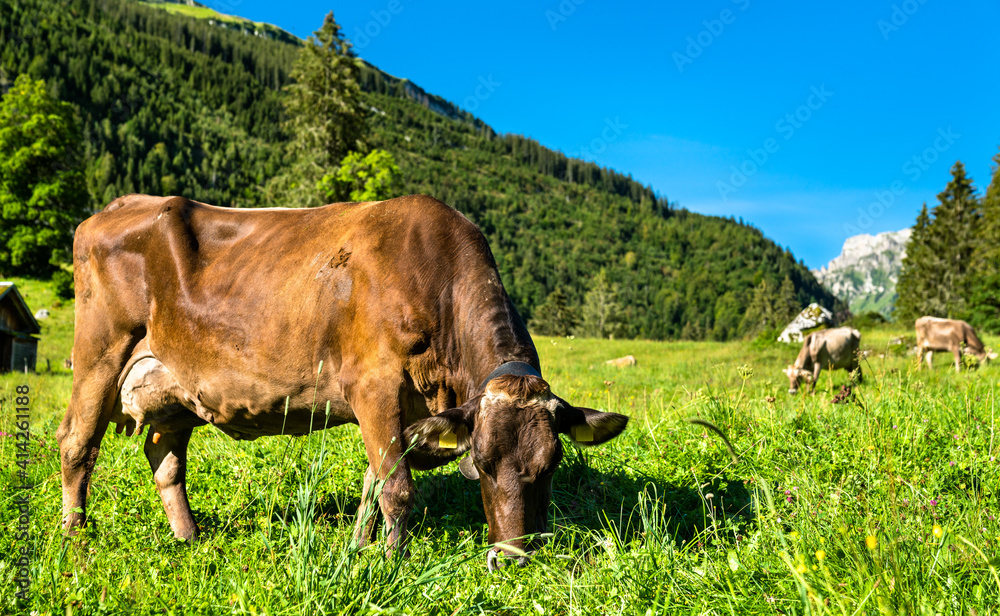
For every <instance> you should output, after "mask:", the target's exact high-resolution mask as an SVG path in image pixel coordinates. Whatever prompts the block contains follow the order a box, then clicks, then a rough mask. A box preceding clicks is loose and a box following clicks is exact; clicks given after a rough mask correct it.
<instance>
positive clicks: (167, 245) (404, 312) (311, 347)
mask: <svg viewBox="0 0 1000 616" xmlns="http://www.w3.org/2000/svg"><path fill="white" fill-rule="evenodd" d="M74 260H75V262H76V263H77V284H78V286H77V294H78V297H79V298H81V300H80V302H81V303H80V306H82V307H84V310H82V311H81V312H79V313H78V332H77V334H78V336H79V335H80V329H83V330H86V329H87V328H91V329H92V328H112V329H118V330H133V331H136V332H140V333H141V334H142V336H143V337H144V338H145V339H146V340H147V341H148V345H149V348H150V349H151V352H152V353H153V355H154V356H155V357H157V359H159V360H160V361H161V362H163V363H164V364H165V365H166V366H167V368H168V369H169V370H170V372H171V373H173V374H174V375H175V376H176V377H177V379H178V381H179V382H180V383H181V385H182V386H183V387H184V389H185V390H187V391H189V392H191V393H192V395H193V396H194V397H196V398H199V399H202V400H203V402H204V404H205V405H206V406H208V407H213V408H234V409H245V408H250V407H252V406H254V405H256V406H257V407H259V412H265V411H268V410H273V408H276V407H281V406H282V404H283V402H284V400H285V396H288V395H291V396H292V398H293V399H292V404H293V405H294V404H296V401H297V400H296V397H297V398H298V401H299V402H301V403H302V404H307V403H308V401H309V400H311V396H310V392H312V388H313V387H314V383H315V374H316V367H317V366H318V365H320V363H321V362H322V363H323V365H324V366H325V368H324V373H326V374H329V375H330V376H331V379H330V381H329V383H328V386H327V389H326V390H321V391H320V392H318V395H319V397H320V399H323V397H324V396H325V397H326V398H327V399H333V400H335V401H336V400H340V402H341V404H340V408H339V411H338V412H340V413H341V414H342V415H343V418H344V419H345V420H353V418H352V417H350V416H349V411H348V410H346V408H347V407H346V403H345V401H344V395H345V394H344V392H343V391H341V389H340V385H339V383H340V382H343V381H344V380H345V379H348V380H350V379H351V378H356V377H357V376H358V375H359V374H362V373H364V372H365V371H366V370H368V369H369V368H370V366H369V365H368V364H370V362H371V361H376V358H377V356H378V355H379V354H381V355H382V356H383V358H382V361H388V360H389V357H392V358H394V359H393V360H394V361H399V362H402V364H403V365H404V368H411V367H412V370H411V372H412V374H411V378H413V380H414V381H418V380H419V381H421V382H420V383H418V385H422V386H423V387H424V388H425V389H433V388H434V387H435V383H439V382H443V380H444V376H443V375H442V366H445V365H448V364H458V363H460V362H459V360H460V359H463V358H462V357H460V356H461V354H462V352H463V351H464V352H465V355H466V357H465V359H466V360H468V359H469V358H468V356H471V355H474V353H472V352H471V350H472V349H471V348H470V346H471V345H472V344H473V341H474V340H475V339H476V337H477V336H480V337H481V332H479V331H477V330H476V329H475V328H476V327H479V328H481V329H488V322H489V320H490V319H491V318H492V319H493V320H494V321H495V322H497V323H502V324H503V327H507V328H508V329H510V330H511V332H512V333H511V334H510V335H507V336H506V337H501V338H503V340H502V341H503V342H504V343H507V344H509V346H510V347H511V349H512V350H511V351H510V352H509V353H508V352H503V353H502V354H504V355H510V356H511V357H517V358H520V357H535V358H537V356H536V355H535V354H534V347H533V345H532V344H531V341H530V337H529V336H528V334H527V331H526V329H524V328H523V324H522V323H520V320H519V317H517V316H516V311H514V310H513V306H512V305H511V304H510V302H509V299H508V298H507V296H506V293H505V292H504V290H503V287H502V284H501V283H500V279H499V275H498V273H497V271H496V264H495V262H494V260H493V257H492V254H491V253H490V250H489V246H488V244H487V242H486V240H485V238H484V237H483V235H482V233H481V232H479V230H478V229H477V228H476V227H475V225H473V224H472V223H471V222H470V221H468V220H467V219H466V218H465V217H464V216H462V215H461V214H460V213H458V212H457V211H456V210H454V209H452V208H450V207H448V206H447V205H445V204H443V203H441V202H439V201H437V200H435V199H432V198H429V197H423V196H410V197H402V198H398V199H393V200H389V201H385V202H368V203H349V204H334V205H328V206H324V207H320V208H313V209H303V210H295V209H280V208H273V209H265V210H253V209H247V210H241V209H231V208H220V207H214V206H209V205H205V204H201V203H197V202H194V201H190V200H187V199H183V198H180V197H173V198H161V197H149V196H145V195H129V196H126V197H123V198H121V199H118V200H116V201H115V202H113V203H112V204H110V205H109V206H108V208H106V210H105V211H104V212H101V213H99V214H96V215H95V216H93V217H91V218H90V219H88V220H87V221H85V222H84V223H83V224H82V225H81V226H80V228H79V230H78V233H77V237H76V242H75V247H74ZM95 298H99V301H97V303H96V304H94V308H95V309H94V310H90V311H88V310H86V306H87V305H88V302H94V301H95ZM492 313H496V314H492ZM511 313H513V316H511ZM81 315H82V318H83V321H84V323H82V328H79V326H80V325H81V323H80V316H81ZM484 322H486V323H487V325H485V326H484V325H483V323H484ZM387 354H388V355H387ZM417 355H419V358H418V360H413V361H412V362H411V361H410V360H408V359H407V357H410V356H417ZM484 361H492V360H491V359H487V360H484ZM534 361H536V362H537V359H535V360H534ZM493 367H494V366H491V367H489V368H488V369H486V372H488V371H489V370H490V369H492V368H493ZM464 369H465V370H467V371H468V372H472V373H476V372H477V371H479V372H481V371H482V370H481V367H479V366H466V367H465V368H464ZM418 388H419V387H418ZM462 393H464V392H462ZM335 410H337V409H335ZM253 412H258V411H253ZM251 414H252V412H251Z"/></svg>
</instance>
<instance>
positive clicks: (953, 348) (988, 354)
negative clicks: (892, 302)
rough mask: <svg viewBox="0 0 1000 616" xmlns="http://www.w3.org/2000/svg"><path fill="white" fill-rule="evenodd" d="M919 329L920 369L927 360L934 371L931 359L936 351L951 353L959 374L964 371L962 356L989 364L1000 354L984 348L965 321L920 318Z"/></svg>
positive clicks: (917, 323)
mask: <svg viewBox="0 0 1000 616" xmlns="http://www.w3.org/2000/svg"><path fill="white" fill-rule="evenodd" d="M916 328H917V358H918V364H917V366H918V367H919V366H920V363H922V361H923V360H925V359H926V361H927V368H928V369H930V368H932V367H933V366H932V365H931V357H932V356H933V355H934V351H950V352H951V354H952V355H954V356H955V371H956V372H957V371H959V370H960V369H961V363H962V362H961V360H962V353H969V354H970V355H975V356H976V358H977V359H979V361H985V362H988V361H990V360H993V359H996V358H997V354H996V353H993V352H992V351H989V350H987V349H986V348H985V347H983V343H982V341H981V340H979V336H977V335H976V332H975V331H974V330H973V329H972V326H971V325H969V324H968V323H966V322H965V321H959V320H957V319H939V318H937V317H920V318H919V319H917V322H916Z"/></svg>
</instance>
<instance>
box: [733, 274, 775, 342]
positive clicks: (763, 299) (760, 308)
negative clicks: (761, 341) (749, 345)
mask: <svg viewBox="0 0 1000 616" xmlns="http://www.w3.org/2000/svg"><path fill="white" fill-rule="evenodd" d="M773 294H774V293H773V291H772V290H771V285H769V284H767V278H765V279H763V280H761V281H760V284H759V285H757V288H755V289H754V292H753V299H751V300H750V305H749V306H747V311H746V312H745V313H744V314H743V321H742V322H741V323H740V331H741V332H743V334H744V335H745V336H749V337H754V336H757V335H758V334H760V333H761V332H763V331H764V330H767V329H773V328H775V327H777V325H778V320H777V318H776V315H775V307H774V300H773V299H772V295H773Z"/></svg>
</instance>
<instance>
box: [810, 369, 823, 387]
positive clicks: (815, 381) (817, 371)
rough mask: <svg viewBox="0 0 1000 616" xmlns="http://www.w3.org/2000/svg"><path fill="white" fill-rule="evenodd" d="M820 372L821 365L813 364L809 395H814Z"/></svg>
mask: <svg viewBox="0 0 1000 616" xmlns="http://www.w3.org/2000/svg"><path fill="white" fill-rule="evenodd" d="M822 370H823V365H822V364H821V363H819V362H816V363H815V364H813V378H812V387H810V388H809V393H810V394H814V393H816V383H819V373H820V372H822Z"/></svg>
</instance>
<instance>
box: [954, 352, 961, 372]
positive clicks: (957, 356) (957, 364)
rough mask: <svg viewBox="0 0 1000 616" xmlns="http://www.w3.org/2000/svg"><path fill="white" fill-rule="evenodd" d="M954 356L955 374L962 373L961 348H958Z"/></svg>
mask: <svg viewBox="0 0 1000 616" xmlns="http://www.w3.org/2000/svg"><path fill="white" fill-rule="evenodd" d="M952 355H954V356H955V372H961V371H962V369H961V365H962V350H961V349H960V348H956V349H955V350H954V351H952Z"/></svg>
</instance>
